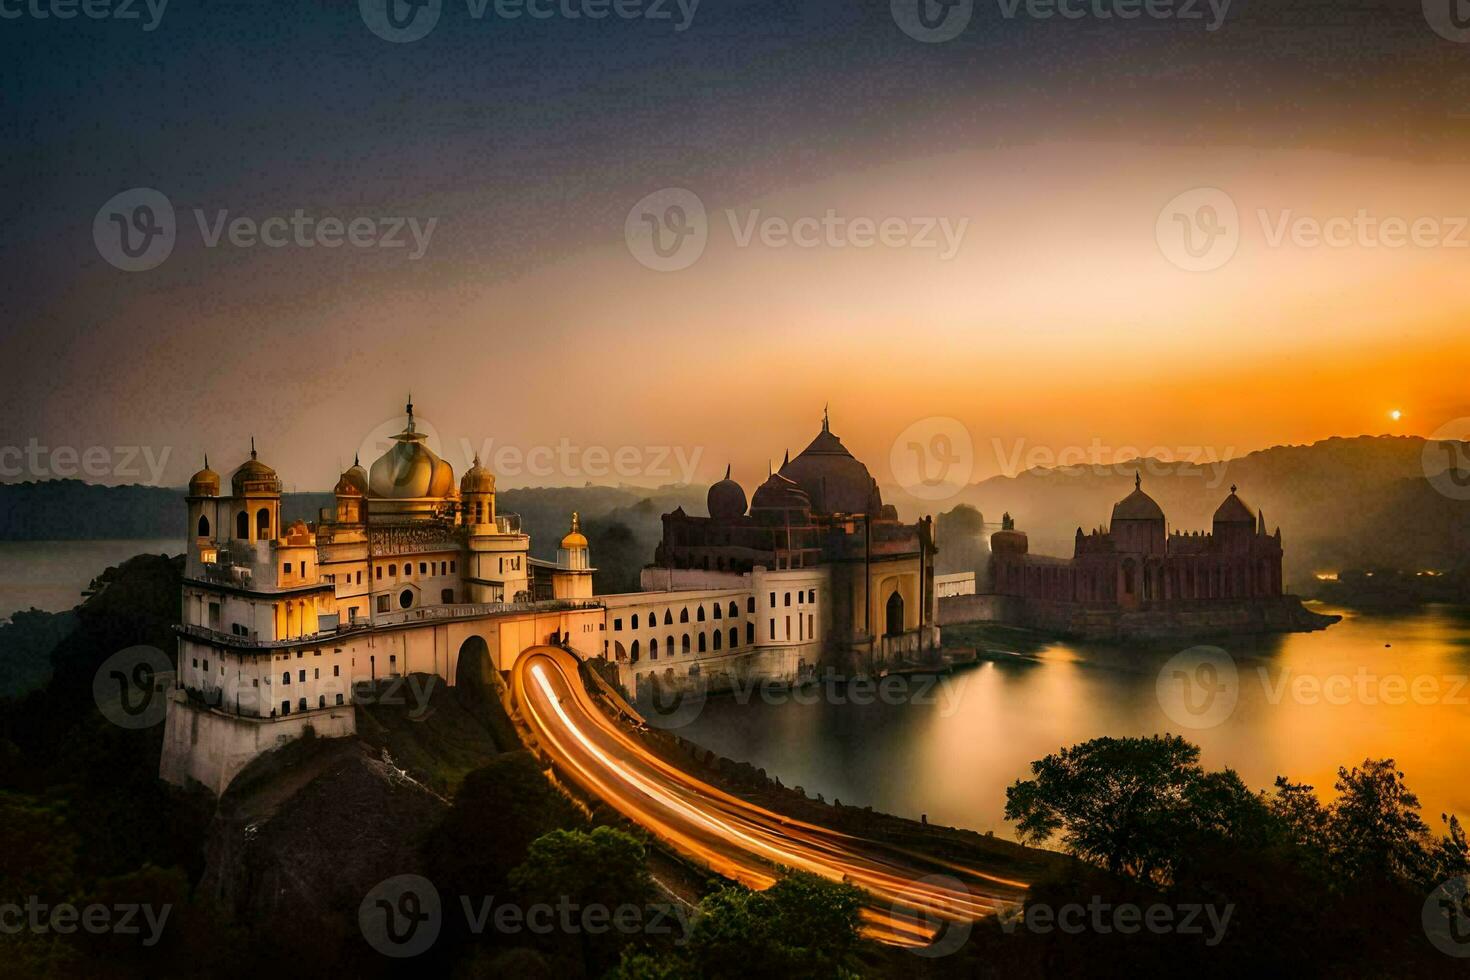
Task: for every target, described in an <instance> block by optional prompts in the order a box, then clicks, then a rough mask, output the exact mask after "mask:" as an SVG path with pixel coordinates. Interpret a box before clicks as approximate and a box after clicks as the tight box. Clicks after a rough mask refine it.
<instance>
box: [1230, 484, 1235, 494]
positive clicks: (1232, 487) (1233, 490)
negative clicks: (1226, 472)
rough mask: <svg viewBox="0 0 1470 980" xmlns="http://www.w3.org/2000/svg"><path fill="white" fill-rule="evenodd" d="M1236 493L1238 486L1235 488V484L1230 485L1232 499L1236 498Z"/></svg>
mask: <svg viewBox="0 0 1470 980" xmlns="http://www.w3.org/2000/svg"><path fill="white" fill-rule="evenodd" d="M1235 491H1236V486H1235V484H1233V483H1232V484H1230V495H1231V496H1232V497H1233V496H1235Z"/></svg>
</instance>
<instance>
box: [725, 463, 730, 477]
mask: <svg viewBox="0 0 1470 980" xmlns="http://www.w3.org/2000/svg"><path fill="white" fill-rule="evenodd" d="M725 479H727V480H728V479H730V464H729V463H726V464H725Z"/></svg>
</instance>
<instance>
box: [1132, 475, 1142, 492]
mask: <svg viewBox="0 0 1470 980" xmlns="http://www.w3.org/2000/svg"><path fill="white" fill-rule="evenodd" d="M1133 489H1135V490H1142V489H1143V476H1142V475H1141V474H1140V473H1139V472H1138V471H1137V470H1134V471H1133Z"/></svg>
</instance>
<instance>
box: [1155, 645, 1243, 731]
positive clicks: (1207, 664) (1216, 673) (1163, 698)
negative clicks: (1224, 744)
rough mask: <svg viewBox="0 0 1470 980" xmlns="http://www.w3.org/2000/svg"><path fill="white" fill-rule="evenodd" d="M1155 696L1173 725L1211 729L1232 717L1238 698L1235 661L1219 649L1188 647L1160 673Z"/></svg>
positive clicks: (1237, 675)
mask: <svg viewBox="0 0 1470 980" xmlns="http://www.w3.org/2000/svg"><path fill="white" fill-rule="evenodd" d="M1154 692H1155V694H1156V695H1157V697H1158V699H1159V707H1161V708H1163V709H1164V714H1166V715H1168V716H1169V719H1170V720H1171V721H1173V722H1174V723H1175V724H1178V725H1183V726H1184V727H1185V728H1195V729H1199V728H1214V727H1215V726H1216V725H1219V724H1221V723H1223V722H1224V721H1225V720H1226V719H1227V718H1229V717H1230V715H1231V714H1232V713H1234V711H1235V704H1236V701H1237V700H1239V698H1240V678H1239V674H1238V672H1237V671H1236V669H1235V659H1234V658H1233V657H1231V656H1230V654H1228V653H1226V652H1225V651H1224V650H1222V649H1220V648H1219V647H1212V646H1196V647H1190V648H1189V649H1188V650H1185V651H1183V652H1182V653H1178V654H1175V655H1174V656H1173V657H1170V658H1169V661H1168V662H1167V663H1165V664H1164V666H1163V667H1162V668H1161V669H1160V670H1159V676H1158V678H1157V680H1156V681H1155V683H1154Z"/></svg>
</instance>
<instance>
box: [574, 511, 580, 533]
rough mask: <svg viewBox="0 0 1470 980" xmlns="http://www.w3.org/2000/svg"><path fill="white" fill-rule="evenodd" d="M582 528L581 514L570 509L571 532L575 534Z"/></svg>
mask: <svg viewBox="0 0 1470 980" xmlns="http://www.w3.org/2000/svg"><path fill="white" fill-rule="evenodd" d="M581 530H582V515H581V514H578V513H577V512H576V511H572V533H573V534H577V533H579V532H580V531H581Z"/></svg>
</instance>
